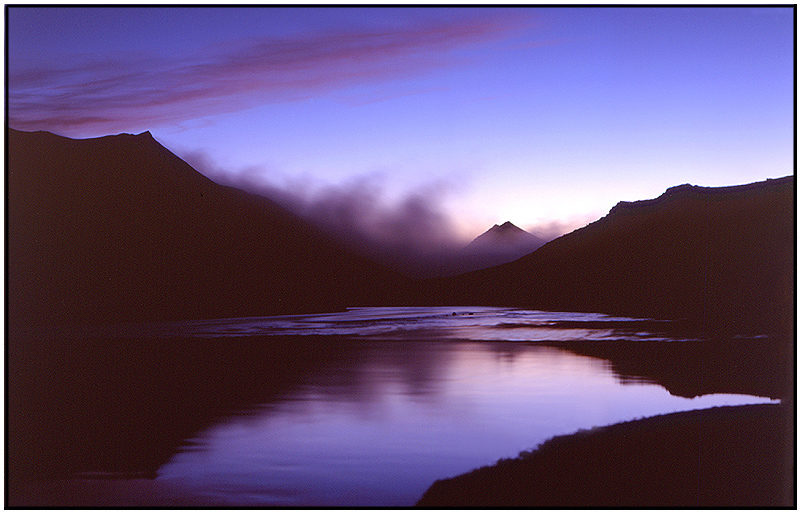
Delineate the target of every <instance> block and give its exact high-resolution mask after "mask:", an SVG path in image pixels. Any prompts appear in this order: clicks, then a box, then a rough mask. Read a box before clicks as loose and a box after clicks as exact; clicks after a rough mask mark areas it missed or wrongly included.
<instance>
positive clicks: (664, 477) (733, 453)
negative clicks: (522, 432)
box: [417, 403, 796, 508]
mask: <svg viewBox="0 0 800 514" xmlns="http://www.w3.org/2000/svg"><path fill="white" fill-rule="evenodd" d="M793 438H794V415H793V408H792V407H791V406H790V405H787V404H785V403H784V404H770V405H746V406H738V407H715V408H711V409H703V410H695V411H686V412H679V413H674V414H666V415H662V416H654V417H650V418H645V419H640V420H635V421H629V422H624V423H619V424H615V425H610V426H606V427H602V428H593V429H591V430H583V431H579V432H577V433H575V434H570V435H564V436H558V437H554V438H552V439H550V440H548V441H546V442H545V443H543V444H542V445H540V446H539V448H537V449H536V450H535V451H530V452H522V453H521V454H520V456H519V457H517V458H514V459H502V460H500V461H498V462H497V463H496V464H494V465H492V466H485V467H482V468H479V469H475V470H473V471H470V472H468V473H465V474H463V475H459V476H456V477H453V478H448V479H443V480H437V481H436V482H434V483H433V485H431V487H430V488H428V490H427V491H426V492H425V494H424V495H423V496H422V498H421V499H420V500H419V501H418V502H417V506H418V507H469V506H472V507H500V506H515V507H536V506H552V507H556V506H557V507H587V506H588V507H606V506H614V507H624V506H631V507H665V506H668V507H699V506H712V507H786V508H790V507H792V508H793V507H796V491H795V480H794V477H795V462H794V442H793V441H794V439H793Z"/></svg>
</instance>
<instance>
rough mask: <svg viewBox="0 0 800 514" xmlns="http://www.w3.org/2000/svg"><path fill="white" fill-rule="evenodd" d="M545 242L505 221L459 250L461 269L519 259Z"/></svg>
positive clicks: (477, 267)
mask: <svg viewBox="0 0 800 514" xmlns="http://www.w3.org/2000/svg"><path fill="white" fill-rule="evenodd" d="M546 242H547V241H545V240H543V239H540V238H538V237H536V236H534V235H533V234H531V233H529V232H526V231H524V230H522V229H521V228H519V227H517V226H516V225H514V224H513V223H511V222H510V221H506V222H505V223H503V224H502V225H494V226H493V227H492V228H490V229H489V230H487V231H486V232H484V233H483V234H481V235H479V236H478V237H476V238H475V239H473V240H472V241H471V242H470V243H469V244H468V245H467V246H466V247H464V249H463V250H462V251H461V254H460V255H459V261H460V264H461V266H462V268H463V271H473V270H477V269H481V268H488V267H490V266H497V265H499V264H504V263H506V262H511V261H513V260H516V259H519V258H520V257H522V256H524V255H527V254H529V253H531V252H533V251H534V250H536V249H537V248H539V247H541V246H542V245H544V244H545V243H546Z"/></svg>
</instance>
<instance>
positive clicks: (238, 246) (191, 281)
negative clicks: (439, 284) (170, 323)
mask: <svg viewBox="0 0 800 514" xmlns="http://www.w3.org/2000/svg"><path fill="white" fill-rule="evenodd" d="M7 221H8V231H9V237H8V284H7V285H8V294H9V298H10V299H11V301H10V302H9V312H8V316H9V322H10V325H11V329H12V334H13V333H14V331H15V329H19V328H23V329H24V328H26V327H27V326H29V325H44V326H53V325H57V324H71V323H74V324H79V323H87V322H91V323H97V322H108V321H117V320H147V319H197V318H209V317H214V318H219V317H229V316H248V315H265V314H270V313H297V312H313V311H324V310H332V309H341V308H344V307H347V306H352V305H358V304H366V303H381V300H383V297H382V294H385V292H386V291H392V290H394V289H396V286H395V284H396V282H397V281H399V280H400V277H399V276H398V275H395V274H393V273H391V272H389V271H386V270H384V269H383V268H381V267H380V266H378V265H376V264H375V263H374V262H372V261H370V260H368V259H366V258H363V257H361V256H358V255H356V254H354V253H353V252H350V251H346V250H344V249H343V247H342V246H340V245H338V244H337V243H336V242H335V241H334V240H332V238H330V237H329V236H326V235H324V234H323V233H322V232H320V231H319V230H317V229H315V228H313V227H311V225H309V224H308V223H307V222H305V221H303V220H301V219H300V218H298V217H297V216H295V215H294V214H291V213H290V212H289V211H287V210H285V209H284V208H282V207H280V206H278V205H277V204H275V203H274V202H272V201H270V200H268V199H266V198H264V197H261V196H257V195H253V194H249V193H246V192H244V191H241V190H238V189H234V188H230V187H225V186H221V185H218V184H215V183H214V182H212V181H211V180H209V179H207V178H205V177H204V176H202V175H201V174H199V173H198V172H196V171H195V170H194V169H193V168H191V166H189V165H188V164H186V163H185V162H184V161H182V160H181V159H179V158H178V157H176V156H175V155H174V154H172V153H171V152H170V151H169V150H167V149H166V148H164V147H163V146H161V145H160V144H159V143H158V142H156V140H155V139H153V137H152V136H151V135H150V133H149V132H145V133H142V134H139V135H130V134H121V135H116V136H107V137H101V138H95V139H84V140H74V139H68V138H65V137H60V136H56V135H54V134H51V133H47V132H30V133H29V132H20V131H16V130H9V136H8V220H7Z"/></svg>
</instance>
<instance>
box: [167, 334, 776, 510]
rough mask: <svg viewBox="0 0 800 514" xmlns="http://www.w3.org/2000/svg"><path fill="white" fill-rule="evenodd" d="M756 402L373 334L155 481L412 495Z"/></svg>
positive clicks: (503, 348)
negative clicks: (500, 466) (640, 420)
mask: <svg viewBox="0 0 800 514" xmlns="http://www.w3.org/2000/svg"><path fill="white" fill-rule="evenodd" d="M758 401H760V400H759V399H758V398H754V397H752V396H745V395H710V396H704V397H700V398H697V399H686V398H679V397H675V396H672V395H670V394H669V393H667V392H666V391H665V390H664V389H663V388H662V387H660V386H656V385H647V384H638V383H637V384H636V385H634V386H625V385H622V384H621V383H620V382H619V381H618V380H616V379H615V378H614V376H613V374H612V373H611V371H610V369H609V365H608V363H607V361H605V360H602V359H596V358H591V357H584V356H578V355H575V354H572V353H568V352H565V351H561V350H558V349H554V348H546V347H536V346H520V345H515V344H513V343H510V344H500V345H498V344H496V343H495V344H490V343H469V342H446V343H443V342H441V341H429V342H426V343H420V342H415V343H414V344H409V345H401V344H398V343H396V342H378V341H372V342H370V343H368V344H367V343H365V346H364V347H363V348H362V352H361V357H360V358H359V361H358V362H354V363H352V366H342V365H337V366H331V367H325V368H323V369H321V370H320V371H319V372H318V373H316V374H315V375H314V376H311V377H309V380H308V381H307V382H306V383H305V384H304V385H302V386H301V387H299V388H298V389H296V390H294V391H293V392H291V394H287V395H286V396H285V397H283V398H282V399H281V400H280V401H277V402H274V403H271V404H269V405H265V406H264V408H263V410H261V411H258V412H255V413H253V414H252V415H249V416H236V417H231V418H229V419H227V420H226V421H225V422H223V423H220V424H218V425H216V426H214V427H211V428H209V429H207V430H204V431H202V432H201V433H200V434H198V435H197V436H196V437H195V438H193V439H192V441H191V442H192V443H193V446H192V447H191V448H187V449H186V450H185V451H183V452H181V453H179V454H177V455H176V456H175V457H174V458H173V459H172V460H171V461H170V462H169V463H167V464H166V465H165V466H163V467H162V468H161V469H160V470H159V472H158V475H159V478H158V480H159V481H162V482H163V483H168V484H172V485H175V486H179V487H181V488H183V489H185V490H190V491H193V492H194V494H197V495H200V496H202V497H205V498H207V499H208V500H209V501H210V502H214V503H228V504H232V505H247V504H263V505H351V506H357V505H410V504H413V503H414V502H415V501H416V500H417V499H418V498H419V497H420V495H421V494H422V492H423V491H424V490H425V489H426V488H427V487H428V486H429V485H430V484H431V483H432V482H433V481H434V480H436V479H438V478H444V477H448V476H452V475H455V474H458V473H462V472H464V471H467V470H469V469H472V468H475V467H477V466H481V465H486V464H491V463H493V462H494V461H496V460H497V459H498V458H501V457H511V456H514V455H516V454H517V453H518V452H519V451H520V450H522V449H525V448H529V447H531V446H532V445H536V444H538V443H540V442H542V441H544V440H546V439H548V438H549V437H552V436H553V435H557V434H565V433H570V432H574V431H576V430H578V429H581V428H589V427H592V426H601V425H607V424H611V423H615V422H618V421H621V420H628V419H633V418H636V417H643V416H649V415H654V414H660V413H666V412H673V411H679V410H688V409H694V408H703V407H707V406H712V405H734V404H743V403H753V402H758Z"/></svg>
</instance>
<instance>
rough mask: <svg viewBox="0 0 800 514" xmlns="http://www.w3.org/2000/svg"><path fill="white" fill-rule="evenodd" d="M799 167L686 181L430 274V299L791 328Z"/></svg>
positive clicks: (704, 323) (731, 325) (712, 324)
mask: <svg viewBox="0 0 800 514" xmlns="http://www.w3.org/2000/svg"><path fill="white" fill-rule="evenodd" d="M794 214H795V212H794V177H785V178H782V179H777V180H767V181H765V182H758V183H754V184H748V185H743V186H734V187H724V188H706V187H697V186H689V185H684V186H678V187H674V188H670V189H669V190H667V192H666V193H664V194H663V195H661V196H660V197H658V198H657V199H654V200H647V201H641V202H631V203H628V202H620V203H619V204H618V205H617V206H615V207H614V208H613V209H611V211H610V212H609V214H608V215H607V216H605V217H603V218H601V219H600V220H598V221H596V222H594V223H591V224H590V225H588V226H586V227H584V228H582V229H579V230H576V231H574V232H571V233H570V234H567V235H565V236H562V237H560V238H558V239H556V240H554V241H551V242H550V243H548V244H546V245H544V246H543V247H541V248H539V249H538V250H537V251H535V252H533V253H532V254H530V255H528V256H525V257H523V258H521V259H519V260H517V261H514V262H512V263H508V264H505V265H502V266H497V267H494V268H490V269H486V270H481V271H476V272H474V273H469V274H465V275H461V276H458V277H454V278H451V279H443V280H435V281H431V282H430V283H429V284H428V285H429V289H428V291H427V292H426V294H427V296H426V301H428V302H431V303H438V302H442V303H469V304H487V305H492V304H495V305H515V306H527V307H533V308H538V309H548V310H572V311H594V312H606V313H615V314H627V315H635V316H647V317H658V318H667V319H687V320H690V321H692V322H693V323H695V324H697V326H698V327H700V328H702V327H703V326H708V327H713V328H714V330H720V329H725V328H729V329H731V330H736V329H739V328H749V329H753V330H762V331H779V332H786V331H789V330H791V329H792V322H793V319H794V305H793V295H794V277H795V273H794V251H795V238H794V224H795V215H794Z"/></svg>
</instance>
